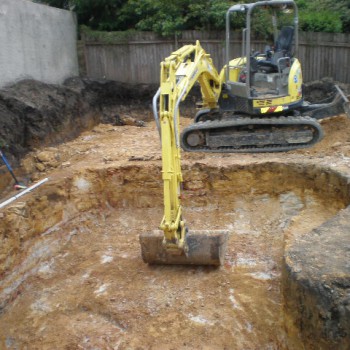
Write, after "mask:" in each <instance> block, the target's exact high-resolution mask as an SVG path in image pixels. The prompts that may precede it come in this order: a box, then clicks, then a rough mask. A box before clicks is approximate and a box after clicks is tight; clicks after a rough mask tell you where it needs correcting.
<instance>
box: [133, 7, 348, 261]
mask: <svg viewBox="0 0 350 350" xmlns="http://www.w3.org/2000/svg"><path fill="white" fill-rule="evenodd" d="M261 11H266V12H267V13H268V15H269V16H270V17H271V19H272V27H271V28H272V31H273V45H272V46H266V47H265V48H264V49H263V50H262V51H263V52H259V51H254V50H252V43H251V37H252V23H251V22H252V15H253V14H254V13H255V12H256V13H258V17H259V16H260V15H261ZM281 13H286V14H288V16H289V17H290V18H291V21H292V25H285V23H283V26H281V27H279V26H278V20H279V19H281V15H280V14H281ZM242 15H243V16H244V22H245V27H244V29H243V30H242V51H241V56H240V57H238V58H235V59H230V51H231V48H230V46H231V39H230V32H231V28H230V26H231V23H232V20H233V19H234V18H233V17H234V16H242ZM288 16H287V17H288ZM264 18H265V17H264ZM282 22H285V20H282ZM297 49H298V9H297V6H296V4H295V2H294V1H292V0H270V1H258V2H255V3H250V4H239V5H237V4H236V5H233V6H231V7H230V8H229V9H228V11H227V14H226V48H225V51H226V57H225V60H226V65H225V66H224V67H223V68H222V70H221V72H220V74H219V73H218V71H217V70H216V68H215V66H214V65H213V62H212V59H211V57H210V55H209V54H207V53H206V52H205V51H204V49H203V48H202V47H201V45H200V43H199V41H197V42H196V45H185V46H183V47H182V48H180V49H179V50H177V51H175V52H173V53H172V54H171V55H170V56H169V57H168V58H166V59H165V60H164V61H163V62H162V63H161V73H160V88H159V90H158V91H157V93H156V95H155V96H154V98H153V113H154V116H155V120H156V124H157V128H158V130H159V133H160V138H161V145H162V174H163V175H162V176H163V182H164V217H163V220H162V222H161V224H160V230H155V231H153V232H149V233H143V234H141V235H140V243H141V253H142V257H143V260H144V261H145V262H146V263H150V264H195V265H220V264H222V263H223V260H224V254H225V247H226V242H227V236H228V233H227V231H225V230H222V231H191V230H188V229H187V227H186V225H185V222H184V220H183V218H182V207H181V203H180V188H181V183H182V181H183V179H182V173H181V163H180V148H181V147H182V148H183V149H184V150H185V151H191V152H193V151H196V152H219V153H223V152H231V153H243V152H244V153H247V152H254V153H256V152H281V151H290V150H294V149H299V148H305V147H311V146H312V145H314V144H315V143H317V142H318V141H320V140H321V139H322V137H323V131H322V127H321V125H320V123H319V122H318V120H320V119H323V118H327V117H331V116H333V115H336V114H339V113H341V112H342V111H344V110H345V112H346V114H347V115H348V116H349V117H350V107H349V100H348V98H347V97H346V96H345V94H344V93H343V92H342V91H341V90H340V89H339V87H337V86H335V88H336V90H337V93H336V94H335V97H334V98H332V99H331V101H325V102H322V103H317V104H311V103H309V102H307V101H304V98H303V93H302V92H303V90H302V83H303V82H302V71H301V64H300V62H299V60H298V59H297V54H298V52H297ZM197 82H198V83H199V85H200V88H201V94H202V99H203V101H202V103H201V107H200V109H199V111H198V112H197V114H196V116H195V119H194V121H195V123H194V124H192V125H190V126H189V127H187V128H185V129H184V131H183V132H182V134H181V135H180V133H179V106H180V103H181V102H182V101H183V100H184V99H185V98H186V96H187V95H188V93H189V92H190V91H191V89H192V87H193V86H194V85H195V83H197Z"/></svg>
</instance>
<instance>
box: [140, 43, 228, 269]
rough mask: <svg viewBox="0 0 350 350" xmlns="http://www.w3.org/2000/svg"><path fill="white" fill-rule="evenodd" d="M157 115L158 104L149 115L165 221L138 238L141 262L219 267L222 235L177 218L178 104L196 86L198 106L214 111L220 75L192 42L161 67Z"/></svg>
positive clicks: (179, 212)
mask: <svg viewBox="0 0 350 350" xmlns="http://www.w3.org/2000/svg"><path fill="white" fill-rule="evenodd" d="M160 80H161V81H160V89H159V90H158V92H157V94H156V98H155V99H156V100H157V99H158V97H159V117H158V112H157V101H154V109H155V111H154V114H155V118H156V122H157V126H158V128H159V131H160V137H161V145H162V177H163V185H164V217H163V219H162V221H161V224H160V230H161V231H153V232H148V233H143V234H141V235H140V243H141V252H142V257H143V260H144V261H145V262H147V263H151V264H157V263H159V264H196V265H198V264H199V265H220V264H222V262H223V259H224V252H225V246H226V240H227V232H226V231H224V230H221V231H195V230H191V231H189V230H188V228H187V227H186V225H185V222H184V220H183V217H182V206H181V203H180V190H181V183H182V181H183V178H182V172H181V153H180V150H181V149H180V134H179V127H180V125H179V105H180V102H181V101H183V100H184V99H185V98H186V96H187V95H188V93H189V91H190V90H191V88H192V87H193V85H194V84H195V83H196V82H199V84H200V86H201V91H202V95H203V105H204V106H205V107H207V108H209V109H211V108H217V101H218V98H219V94H220V91H221V84H220V78H219V74H218V73H217V71H216V69H215V67H214V66H213V64H212V60H211V58H210V56H209V55H208V54H207V53H206V52H205V51H204V50H203V48H202V47H201V46H200V44H199V42H198V41H197V43H196V45H186V46H184V47H182V48H181V49H179V50H177V51H175V52H173V53H172V54H171V56H169V57H168V58H166V59H165V60H164V61H163V62H162V63H161V74H160Z"/></svg>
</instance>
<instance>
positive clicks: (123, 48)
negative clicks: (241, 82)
mask: <svg viewBox="0 0 350 350" xmlns="http://www.w3.org/2000/svg"><path fill="white" fill-rule="evenodd" d="M196 40H200V42H201V45H202V46H203V48H204V49H205V50H206V51H207V52H208V53H209V54H210V55H211V57H212V59H213V62H214V65H215V66H216V67H217V69H218V71H220V70H221V68H222V67H223V65H224V64H225V33H223V32H200V31H186V32H183V34H182V36H181V38H177V39H173V40H171V39H164V38H161V37H159V36H157V35H156V34H154V33H136V34H135V36H134V37H132V38H129V39H128V40H121V41H120V42H115V43H113V44H104V43H99V42H95V41H94V42H90V41H89V40H87V39H85V40H84V41H85V60H86V71H87V76H88V77H90V78H93V79H110V80H116V81H120V82H127V83H145V84H158V82H159V71H160V66H159V64H160V62H161V61H163V60H164V58H166V57H168V56H169V55H170V54H171V53H172V52H173V51H174V50H175V49H176V48H180V47H181V46H183V45H186V44H194V43H195V42H196ZM299 44H300V45H299V55H298V56H299V60H300V61H301V64H302V67H303V77H304V81H305V82H308V81H313V80H318V79H321V78H323V77H331V78H333V79H334V80H336V81H339V82H342V83H348V84H349V83H350V69H349V63H350V35H349V34H332V33H300V40H299ZM264 46H265V43H264V42H262V41H253V43H252V48H254V49H255V50H257V51H259V50H260V51H262V50H263V48H264ZM231 54H232V57H237V56H240V55H241V39H240V34H239V33H235V35H234V36H233V37H232V52H231Z"/></svg>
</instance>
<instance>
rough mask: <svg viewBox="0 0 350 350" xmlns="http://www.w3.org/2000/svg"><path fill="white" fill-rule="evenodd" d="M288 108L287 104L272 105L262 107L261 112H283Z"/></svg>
mask: <svg viewBox="0 0 350 350" xmlns="http://www.w3.org/2000/svg"><path fill="white" fill-rule="evenodd" d="M286 109H288V107H287V106H272V107H264V108H261V109H260V111H261V113H263V114H264V113H278V112H283V111H285V110H286Z"/></svg>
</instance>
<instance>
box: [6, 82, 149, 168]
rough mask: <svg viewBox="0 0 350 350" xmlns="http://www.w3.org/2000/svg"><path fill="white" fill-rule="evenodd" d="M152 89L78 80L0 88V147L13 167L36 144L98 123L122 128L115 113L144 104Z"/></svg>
mask: <svg viewBox="0 0 350 350" xmlns="http://www.w3.org/2000/svg"><path fill="white" fill-rule="evenodd" d="M154 90H155V88H152V87H151V86H148V85H147V86H146V85H138V86H132V85H127V84H122V83H117V82H110V81H107V82H103V81H102V82H100V81H92V80H88V79H80V78H72V79H69V80H67V81H66V82H65V84H64V85H52V84H51V85H50V84H45V83H41V82H39V81H35V80H23V81H21V82H18V83H16V84H14V85H12V86H8V87H7V88H4V89H2V90H0V146H1V147H2V148H3V149H4V150H5V153H6V155H7V157H8V158H9V159H10V160H11V162H13V163H16V161H18V160H19V159H20V158H21V157H23V156H24V155H25V154H26V153H27V152H29V151H31V150H33V149H35V148H38V147H39V146H46V145H54V144H58V143H61V142H64V141H67V140H71V139H73V138H75V137H76V136H78V135H79V134H80V133H81V132H82V131H84V130H88V129H91V128H92V127H93V126H95V125H96V124H98V123H100V122H107V123H112V124H117V125H123V124H127V122H125V121H124V120H123V118H122V117H121V116H120V115H119V114H118V113H117V111H116V109H118V108H119V109H120V106H128V105H136V106H137V105H143V106H144V105H145V104H149V101H151V99H152V97H151V96H152V95H153V93H154ZM112 107H115V108H114V109H113V108H112ZM117 107H118V108H117Z"/></svg>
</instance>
